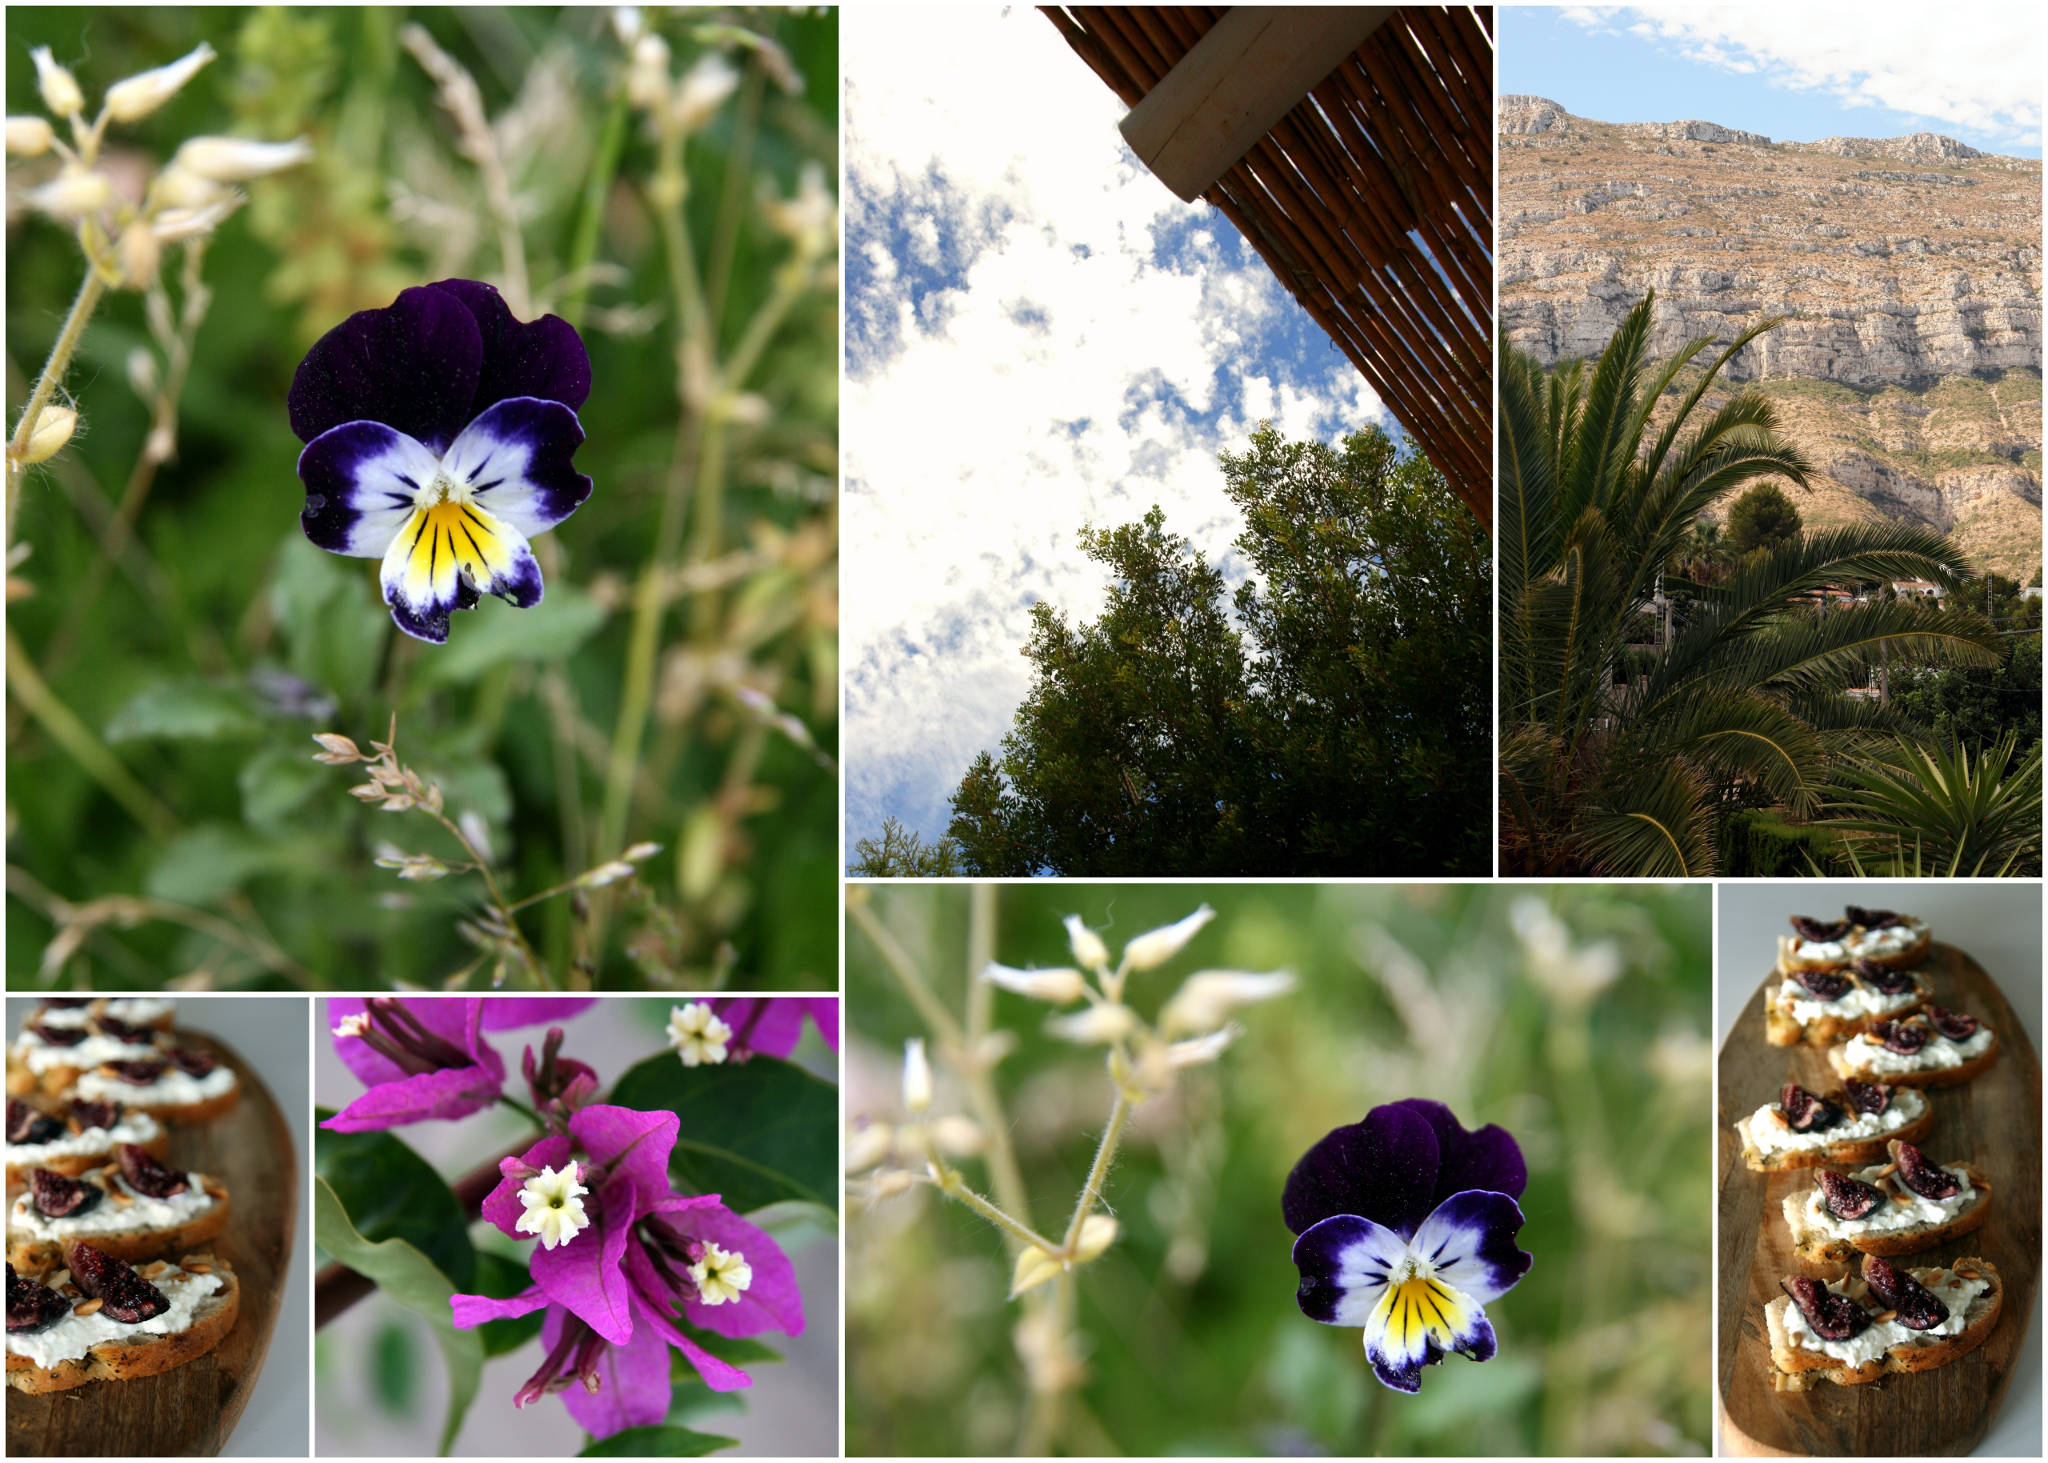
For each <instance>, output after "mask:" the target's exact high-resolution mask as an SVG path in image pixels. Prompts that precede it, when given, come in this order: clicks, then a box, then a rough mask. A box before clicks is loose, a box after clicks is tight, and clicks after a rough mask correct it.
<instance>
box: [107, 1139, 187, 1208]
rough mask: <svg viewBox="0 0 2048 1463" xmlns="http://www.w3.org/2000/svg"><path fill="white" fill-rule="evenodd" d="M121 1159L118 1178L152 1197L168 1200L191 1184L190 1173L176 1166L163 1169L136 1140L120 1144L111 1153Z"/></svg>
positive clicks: (136, 1190) (137, 1191)
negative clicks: (117, 1150) (118, 1150)
mask: <svg viewBox="0 0 2048 1463" xmlns="http://www.w3.org/2000/svg"><path fill="white" fill-rule="evenodd" d="M115 1156H116V1157H118V1158H119V1159H120V1160H121V1177H122V1178H124V1179H126V1180H128V1187H129V1188H131V1189H133V1190H135V1192H136V1193H138V1194H147V1195H148V1196H149V1197H150V1198H152V1199H168V1198H170V1197H171V1196H172V1195H173V1194H182V1193H184V1192H185V1190H187V1189H189V1188H191V1187H192V1176H191V1175H190V1174H188V1173H186V1172H185V1171H184V1170H183V1169H180V1168H165V1167H164V1166H163V1165H162V1164H161V1163H158V1162H157V1161H156V1160H155V1159H154V1158H152V1157H150V1156H149V1150H148V1149H146V1148H144V1147H142V1146H141V1145H140V1144H137V1143H123V1144H122V1145H121V1149H120V1152H119V1153H118V1154H116V1155H115Z"/></svg>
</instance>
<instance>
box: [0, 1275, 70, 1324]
mask: <svg viewBox="0 0 2048 1463" xmlns="http://www.w3.org/2000/svg"><path fill="white" fill-rule="evenodd" d="M70 1313H71V1303H70V1302H69V1301H67V1300H65V1299H64V1297H63V1296H61V1295H59V1294H57V1292H56V1291H54V1290H52V1289H50V1287H49V1286H47V1285H44V1284H42V1283H41V1282H40V1281H36V1280H30V1279H29V1278H28V1277H27V1276H25V1275H17V1274H15V1273H14V1267H13V1266H12V1265H9V1266H8V1267H7V1334H8V1335H10V1336H28V1335H32V1334H33V1333H35V1332H37V1331H47V1330H49V1329H50V1327H52V1326H54V1325H56V1324H57V1323H58V1322H59V1321H61V1320H63V1319H64V1317H66V1316H67V1315H69V1314H70Z"/></svg>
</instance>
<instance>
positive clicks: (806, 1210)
mask: <svg viewBox="0 0 2048 1463" xmlns="http://www.w3.org/2000/svg"><path fill="white" fill-rule="evenodd" d="M746 1218H747V1223H749V1224H751V1225H753V1226H754V1227H755V1228H757V1229H760V1230H763V1231H765V1232H766V1233H767V1235H768V1237H769V1238H770V1239H772V1240H774V1241H775V1243H777V1244H778V1245H781V1246H782V1252H783V1253H784V1254H786V1255H794V1254H796V1252H797V1251H799V1250H803V1249H808V1248H809V1247H810V1246H812V1245H814V1244H816V1243H818V1242H819V1241H820V1240H831V1241H833V1242H834V1243H837V1241H838V1239H839V1216H838V1215H837V1214H834V1213H833V1212H832V1211H831V1210H830V1209H828V1208H826V1207H825V1206H824V1205H822V1204H812V1203H808V1202H806V1201H805V1200H802V1199H784V1200H782V1201H781V1202H780V1203H776V1204H770V1205H768V1206H767V1207H766V1208H762V1209H756V1210H754V1211H752V1212H751V1213H749V1214H748V1215H747V1216H746Z"/></svg>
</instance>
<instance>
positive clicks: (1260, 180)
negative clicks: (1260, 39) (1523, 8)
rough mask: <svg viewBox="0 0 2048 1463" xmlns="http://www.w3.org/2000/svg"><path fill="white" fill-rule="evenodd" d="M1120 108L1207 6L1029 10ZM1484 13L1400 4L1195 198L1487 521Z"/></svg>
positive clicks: (1489, 405) (1489, 165) (1488, 20)
mask: <svg viewBox="0 0 2048 1463" xmlns="http://www.w3.org/2000/svg"><path fill="white" fill-rule="evenodd" d="M1040 8H1041V9H1042V10H1043V12H1044V13H1045V15H1046V17H1047V18H1048V19H1050V20H1051V21H1052V23H1053V24H1054V25H1055V26H1057V27H1058V28H1059V32H1060V34H1061V35H1062V36H1064V37H1065V38H1066V41H1067V44H1068V45H1070V46H1072V47H1073V48H1074V50H1075V51H1076V52H1077V53H1079V55H1080V56H1081V59H1082V60H1084V61H1086V62H1087V63H1088V65H1089V66H1090V67H1091V68H1092V69H1093V70H1094V71H1095V73H1096V75H1098V76H1100V77H1101V78H1102V79H1103V81H1105V82H1106V83H1108V85H1109V87H1110V89H1111V90H1112V91H1114V92H1115V93H1116V94H1117V96H1118V97H1119V98H1121V99H1122V100H1123V102H1124V104H1125V105H1126V106H1131V107H1135V106H1136V105H1137V104H1138V103H1139V102H1140V101H1141V100H1142V99H1143V98H1144V97H1145V95H1146V94H1147V93H1148V92H1150V91H1151V90H1152V88H1153V87H1155V86H1156V85H1158V83H1159V81H1160V79H1161V78H1162V77H1164V76H1165V75H1166V74H1167V73H1168V72H1169V71H1171V70H1172V69H1173V67H1174V66H1175V64H1176V63H1177V62H1179V61H1180V59H1181V58H1182V57H1184V56H1185V55H1187V53H1188V51H1189V50H1190V49H1191V48H1192V47H1193V46H1194V45H1195V43H1196V42H1198V41H1199V40H1201V38H1202V37H1203V36H1204V35H1205V34H1207V33H1208V31H1209V30H1210V28H1211V27H1212V26H1214V25H1215V24H1216V23H1217V21H1218V19H1219V18H1220V17H1221V16H1222V15H1223V14H1224V8H1223V7H1218V6H1207V5H1163V6H1156V7H1155V6H1090V5H1069V6H1042V7H1040ZM1492 18H1493V13H1492V10H1491V9H1490V8H1480V9H1477V10H1475V9H1471V8H1463V7H1460V8H1456V9H1452V8H1446V7H1440V6H1433V5H1406V6H1402V7H1400V8H1399V9H1397V10H1395V11H1394V12H1393V14H1392V15H1391V16H1390V17H1389V18H1388V19H1387V20H1386V21H1385V22H1384V23H1383V24H1381V25H1380V26H1379V28H1378V29H1376V30H1375V31H1373V33H1372V34H1371V35H1370V36H1368V37H1367V38H1366V40H1365V42H1364V44H1363V45H1361V46H1359V47H1358V49H1357V50H1356V51H1354V52H1352V53H1351V55H1350V56H1349V57H1348V58H1346V59H1345V60H1344V62H1343V63H1342V64H1341V65H1339V66H1338V68H1337V69H1336V70H1335V71H1334V72H1332V73H1331V74H1330V75H1329V76H1328V77H1327V78H1325V79H1324V80H1323V81H1322V82H1320V83H1319V84H1317V85H1316V86H1314V87H1312V88H1310V90H1309V94H1308V95H1307V96H1306V97H1304V98H1303V99H1302V101H1301V102H1300V103H1299V104H1298V105H1297V106H1295V108H1294V109H1293V110H1292V111H1290V112H1289V113H1287V115H1286V116H1285V117H1283V118H1281V120H1280V121H1279V122H1278V123H1277V124H1276V125H1275V126H1274V127H1273V129H1272V130H1271V131H1270V132H1268V133H1267V134H1266V135H1265V136H1264V137H1262V138H1260V139H1259V140H1258V141H1257V142H1255V143H1254V144H1253V145H1252V148H1251V151H1250V152H1248V153H1246V154H1245V155H1244V157H1243V158H1242V159H1241V160H1240V161H1238V162H1237V163H1235V164H1234V165H1232V166H1231V167H1230V168H1228V169H1227V170H1226V171H1225V172H1224V173H1223V176H1222V177H1221V178H1220V179H1218V180H1217V181H1216V183H1215V184H1214V185H1213V186H1211V187H1210V188H1209V189H1208V190H1207V191H1205V192H1204V193H1203V194H1202V195H1201V196H1202V198H1203V199H1204V200H1205V201H1207V202H1209V203H1212V204H1214V205H1215V206H1216V207H1217V208H1218V209H1220V210H1222V212H1223V214H1224V216H1225V217H1226V218H1228V219H1229V220H1230V221H1231V222H1232V223H1233V224H1235V225H1236V226H1237V228H1238V230H1239V232H1241V233H1242V234H1243V235H1244V236H1245V238H1246V239H1248V240H1249V241H1250V242H1251V244H1252V247H1253V248H1255V249H1257V250H1258V251H1259V254H1260V255H1261V256H1262V257H1263V258H1264V259H1265V261H1266V263H1267V265H1268V266H1269V267H1270V268H1271V269H1272V271H1273V273H1274V274H1275V275H1276V276H1277V277H1278V278H1279V280H1280V282H1281V284H1283V285H1285V286H1286V287H1287V289H1288V290H1289V292H1291V293H1292V294H1293V296H1294V297H1295V299H1297V300H1299V301H1300V302H1301V304H1302V306H1303V307H1304V308H1305V309H1306V310H1307V311H1308V312H1309V314H1310V315H1312V316H1313V317H1314V318H1315V320H1316V323H1317V324H1319V325H1320V326H1322V328H1323V329H1324V330H1325V331H1327V332H1328V333H1329V336H1330V339H1331V340H1333V341H1334V342H1336V344H1337V346H1338V347H1339V349H1341V350H1342V351H1343V352H1344V354H1345V355H1346V356H1348V357H1350V359H1351V362H1352V364H1353V365H1355V366H1357V368H1358V369H1359V371H1360V373H1361V374H1363V375H1364V377H1365V379H1366V380H1367V381H1368V382H1369V383H1370V384H1371V386H1372V388H1373V390H1374V391H1376V392H1378V393H1379V396H1380V399H1381V400H1382V401H1384V402H1385V403H1386V404H1387V406H1388V408H1389V409H1390V410H1392V412H1393V413H1394V416H1395V417H1396V419H1397V420H1399V421H1400V423H1401V425H1402V426H1403V427H1405V428H1406V429H1407V431H1408V433H1409V435H1410V436H1411V437H1413V438H1414V440H1415V442H1416V443H1417V445H1418V446H1420V447H1421V449H1422V450H1423V451H1424V452H1425V453H1427V454H1428V456H1429V459H1430V461H1431V462H1433V463H1434V464H1435V465H1436V466H1437V468H1438V469H1439V470H1440V471H1441V472H1442V473H1443V475H1444V477H1445V479H1446V480H1447V481H1448V482H1449V483H1450V486H1451V489H1452V491H1454V492H1455V493H1456V494H1457V495H1458V497H1459V499H1460V500H1461V501H1463V502H1464V504H1465V505H1466V506H1467V507H1468V508H1470V509H1471V510H1472V512H1473V513H1474V514H1476V515H1477V516H1478V518H1479V521H1480V522H1481V523H1482V524H1484V525H1486V527H1487V528H1488V529H1489V531H1490V530H1491V528H1492V526H1493V471H1492V464H1493V125H1492V118H1493V37H1492V34H1491V25H1492Z"/></svg>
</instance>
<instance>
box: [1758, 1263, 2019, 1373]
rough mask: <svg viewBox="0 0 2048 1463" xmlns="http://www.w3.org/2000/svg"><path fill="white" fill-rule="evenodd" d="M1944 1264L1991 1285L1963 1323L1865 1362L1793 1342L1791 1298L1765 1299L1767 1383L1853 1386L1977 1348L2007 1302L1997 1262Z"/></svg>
mask: <svg viewBox="0 0 2048 1463" xmlns="http://www.w3.org/2000/svg"><path fill="white" fill-rule="evenodd" d="M1942 1268H1944V1269H1948V1270H1960V1269H1966V1268H1967V1269H1972V1270H1975V1271H1977V1272H1978V1273H1979V1274H1980V1275H1982V1276H1983V1277H1984V1278H1985V1279H1987V1280H1989V1281H1990V1282H1991V1288H1990V1289H1989V1290H1987V1291H1985V1292H1984V1294H1982V1295H1980V1296H1978V1297H1977V1298H1976V1299H1975V1300H1974V1301H1972V1302H1971V1303H1970V1309H1969V1312H1968V1314H1967V1316H1966V1317H1965V1319H1966V1321H1967V1324H1966V1325H1965V1326H1964V1327H1963V1329H1962V1330H1961V1331H1958V1332H1957V1333H1956V1334H1955V1335H1953V1336H1944V1337H1942V1338H1941V1340H1939V1341H1934V1342H1930V1343H1927V1344H1924V1345H1922V1344H1919V1343H1912V1344H1905V1345H1900V1346H1894V1347H1893V1348H1892V1349H1891V1350H1890V1351H1887V1352H1886V1353H1885V1354H1884V1355H1883V1356H1879V1357H1873V1358H1872V1359H1871V1360H1870V1361H1869V1362H1867V1363H1866V1364H1864V1365H1863V1366H1855V1367H1852V1366H1847V1365H1844V1364H1843V1363H1841V1362H1839V1361H1837V1360H1835V1358H1833V1357H1831V1356H1825V1355H1823V1354H1821V1353H1819V1352H1814V1351H1807V1350H1805V1349H1804V1348H1803V1347H1799V1346H1795V1345H1793V1343H1792V1337H1791V1334H1790V1333H1789V1332H1788V1331H1787V1330H1786V1329H1785V1312H1786V1310H1787V1309H1788V1308H1789V1307H1790V1306H1791V1304H1792V1298H1791V1297H1790V1296H1786V1295H1781V1296H1779V1297H1778V1298H1777V1299H1775V1300H1772V1301H1768V1302H1766V1303H1765V1305H1764V1321H1765V1324H1766V1325H1767V1326H1768V1327H1769V1328H1770V1333H1771V1386H1772V1387H1774V1388H1775V1389H1777V1390H1778V1391H1780V1392H1804V1391H1806V1390H1808V1389H1809V1388H1812V1387H1817V1386H1819V1385H1820V1384H1821V1383H1822V1382H1834V1383H1836V1384H1837V1385H1839V1386H1845V1387H1847V1386H1856V1385H1859V1384H1861V1383H1864V1382H1874V1381H1876V1380H1877V1379H1878V1378H1879V1377H1881V1376H1883V1375H1884V1374H1885V1373H1886V1372H1924V1371H1931V1370H1933V1369H1934V1368H1935V1367H1939V1366H1947V1365H1948V1364H1949V1363H1950V1362H1952V1361H1954V1360H1955V1359H1956V1358H1958V1357H1961V1356H1967V1355H1968V1354H1969V1353H1971V1352H1973V1351H1975V1350H1976V1349H1977V1348H1978V1347H1980V1346H1982V1345H1983V1344H1984V1343H1985V1342H1986V1341H1987V1340H1989V1339H1990V1337H1991V1332H1992V1331H1993V1329H1994V1328H1996V1327H1997V1325H1998V1316H1999V1313H2000V1311H2001V1310H2003V1308H2004V1306H2005V1282H2004V1281H2003V1280H2002V1279H2000V1277H1999V1274H1998V1269H1997V1267H1996V1266H1994V1265H1992V1264H1991V1263H1990V1262H1989V1261H1988V1260H1982V1259H1978V1258H1975V1257H1974V1256H1973V1257H1971V1258H1968V1259H1962V1260H1957V1261H1955V1262H1953V1263H1952V1264H1949V1265H1947V1266H1944V1267H1942Z"/></svg>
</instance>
